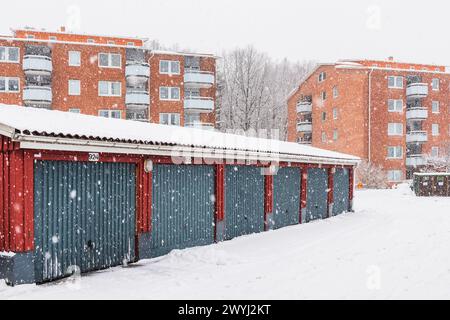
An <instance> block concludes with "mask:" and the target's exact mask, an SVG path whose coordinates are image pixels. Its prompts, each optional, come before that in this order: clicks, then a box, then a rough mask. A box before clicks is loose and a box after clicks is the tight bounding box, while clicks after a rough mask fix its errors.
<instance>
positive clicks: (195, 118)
mask: <svg viewBox="0 0 450 320" xmlns="http://www.w3.org/2000/svg"><path fill="white" fill-rule="evenodd" d="M197 123H201V119H200V113H185V114H184V124H185V126H187V125H195V124H197Z"/></svg>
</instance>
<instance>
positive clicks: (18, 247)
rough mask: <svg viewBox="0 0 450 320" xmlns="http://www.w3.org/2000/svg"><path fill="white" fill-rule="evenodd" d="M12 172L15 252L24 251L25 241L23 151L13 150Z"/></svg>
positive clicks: (12, 231)
mask: <svg viewBox="0 0 450 320" xmlns="http://www.w3.org/2000/svg"><path fill="white" fill-rule="evenodd" d="M9 169H10V170H9V172H10V191H11V197H10V202H9V208H10V220H11V224H10V233H11V235H12V239H11V240H12V241H11V249H12V251H14V252H22V251H24V249H25V243H24V224H25V222H24V214H23V213H24V201H23V192H24V185H23V184H24V181H23V173H24V169H23V151H12V152H11V165H10V167H9Z"/></svg>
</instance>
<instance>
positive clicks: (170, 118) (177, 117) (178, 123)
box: [159, 112, 181, 127]
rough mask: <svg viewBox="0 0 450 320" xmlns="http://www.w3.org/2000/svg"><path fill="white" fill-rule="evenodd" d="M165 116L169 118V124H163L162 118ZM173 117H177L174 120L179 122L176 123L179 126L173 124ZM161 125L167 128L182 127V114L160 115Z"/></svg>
mask: <svg viewBox="0 0 450 320" xmlns="http://www.w3.org/2000/svg"><path fill="white" fill-rule="evenodd" d="M164 116H167V120H168V123H163V121H162V120H163V119H162V118H163V117H164ZM172 117H175V118H174V119H175V120H177V121H175V122H177V124H173V123H172V120H173V119H172ZM159 123H160V124H164V125H167V126H177V127H179V126H180V125H181V118H180V114H179V113H167V112H165V113H160V114H159Z"/></svg>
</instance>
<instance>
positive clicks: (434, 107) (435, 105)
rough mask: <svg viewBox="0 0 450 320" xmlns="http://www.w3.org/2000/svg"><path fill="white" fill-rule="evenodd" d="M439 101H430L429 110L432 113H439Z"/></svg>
mask: <svg viewBox="0 0 450 320" xmlns="http://www.w3.org/2000/svg"><path fill="white" fill-rule="evenodd" d="M439 109H440V108H439V101H433V102H432V103H431V111H432V112H433V113H439Z"/></svg>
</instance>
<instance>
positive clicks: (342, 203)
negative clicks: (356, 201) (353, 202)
mask: <svg viewBox="0 0 450 320" xmlns="http://www.w3.org/2000/svg"><path fill="white" fill-rule="evenodd" d="M333 192H334V196H333V199H334V202H333V215H335V216H336V215H339V214H341V213H344V212H347V211H348V210H349V209H350V198H349V192H350V175H349V170H348V169H341V168H336V171H335V173H334V188H333Z"/></svg>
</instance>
